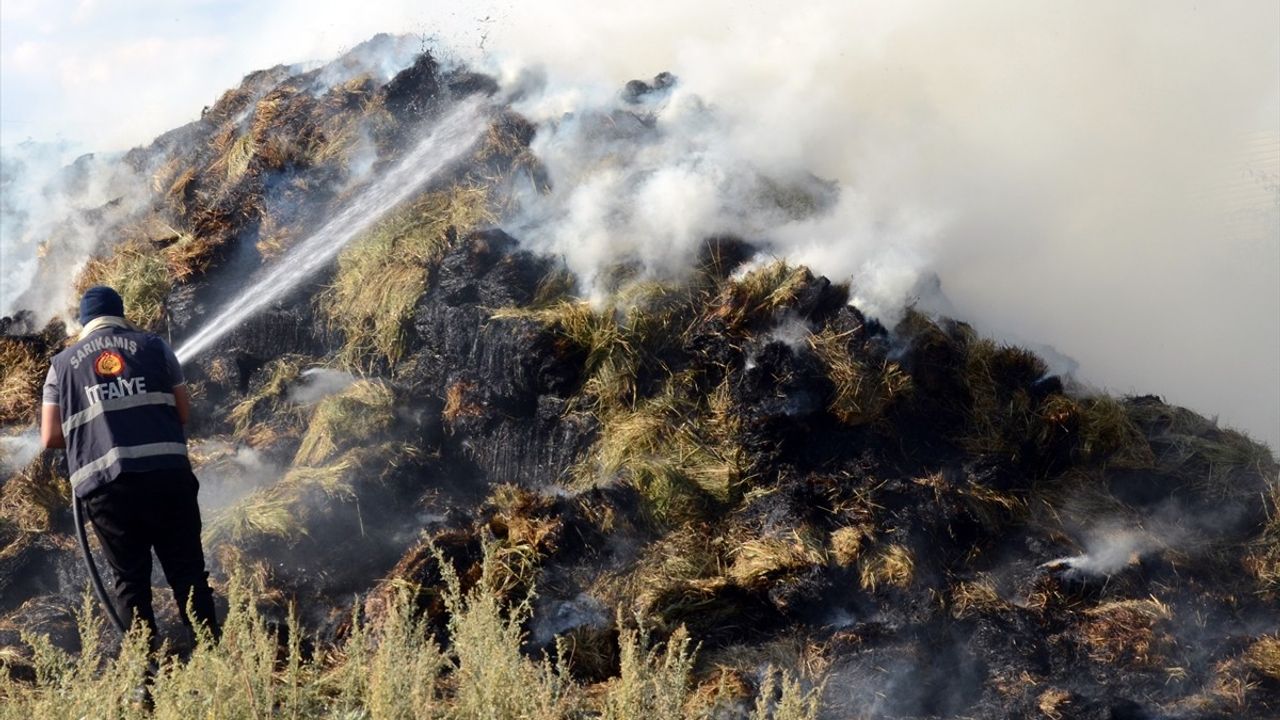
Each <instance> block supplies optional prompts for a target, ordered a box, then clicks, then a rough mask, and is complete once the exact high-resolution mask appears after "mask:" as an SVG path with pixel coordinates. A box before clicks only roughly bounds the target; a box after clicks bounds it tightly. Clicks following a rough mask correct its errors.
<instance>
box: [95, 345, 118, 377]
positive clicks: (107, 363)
mask: <svg viewBox="0 0 1280 720" xmlns="http://www.w3.org/2000/svg"><path fill="white" fill-rule="evenodd" d="M93 371H94V372H95V373H97V374H98V376H99V377H109V378H113V377H119V375H120V373H122V372H124V358H123V357H121V356H120V353H118V352H116V351H115V350H103V351H102V352H101V353H99V354H98V357H97V359H95V360H94V361H93Z"/></svg>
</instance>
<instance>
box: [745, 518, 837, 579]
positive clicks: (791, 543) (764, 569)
mask: <svg viewBox="0 0 1280 720" xmlns="http://www.w3.org/2000/svg"><path fill="white" fill-rule="evenodd" d="M826 562H827V554H826V552H825V551H824V549H823V547H822V545H821V544H820V543H818V542H817V541H815V540H814V539H813V538H812V537H811V536H810V534H809V533H803V532H800V531H792V533H791V534H790V535H789V536H784V537H762V538H753V539H750V540H747V541H745V542H743V543H741V544H739V545H738V546H737V547H736V548H734V550H733V552H732V564H730V565H729V568H728V572H727V573H726V574H727V575H728V577H729V578H730V579H732V580H733V581H734V582H736V583H738V584H739V585H742V586H743V587H755V588H767V587H768V586H769V585H770V584H771V583H772V582H773V581H774V580H776V579H777V578H778V577H780V576H782V575H786V574H788V573H792V572H796V571H799V570H804V569H806V568H809V567H812V566H815V565H825V564H826Z"/></svg>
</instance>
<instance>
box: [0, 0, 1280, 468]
mask: <svg viewBox="0 0 1280 720" xmlns="http://www.w3.org/2000/svg"><path fill="white" fill-rule="evenodd" d="M380 31H387V32H400V33H413V34H417V35H419V36H421V37H422V38H423V39H424V43H428V44H429V43H432V42H436V41H438V42H439V44H438V45H436V46H437V47H447V48H449V52H452V53H456V54H457V55H458V56H460V57H462V58H465V59H469V60H474V61H477V62H479V63H481V64H482V65H484V66H485V67H486V68H487V69H491V70H493V71H494V72H495V73H496V74H498V75H499V76H504V77H510V76H512V75H513V74H514V73H515V72H516V71H517V70H518V69H519V68H521V67H526V66H529V65H530V64H540V65H542V66H545V67H546V68H548V73H549V75H550V77H551V78H552V83H551V88H552V91H551V92H549V93H548V96H547V98H546V104H545V106H544V107H541V108H537V110H539V111H540V112H543V113H545V117H554V116H555V113H556V112H557V111H562V110H566V109H572V108H574V107H575V105H576V104H581V103H583V102H586V99H587V98H589V97H594V95H593V93H596V92H597V90H593V89H592V88H596V89H598V88H600V87H604V88H614V87H617V86H618V85H620V84H621V83H622V82H625V81H626V80H628V79H631V78H637V77H641V78H644V77H651V76H653V75H654V74H655V73H657V72H659V71H662V70H671V71H674V72H676V74H677V75H679V76H680V77H681V82H682V85H681V87H683V88H688V89H689V90H690V91H691V92H694V93H697V94H698V95H699V96H701V97H703V98H705V99H706V101H707V102H708V103H710V104H711V105H712V106H713V107H715V108H716V110H717V111H718V112H720V113H721V115H722V116H723V117H725V118H727V119H728V120H727V125H726V130H725V133H726V136H727V139H726V144H727V146H729V147H730V148H731V150H732V151H733V152H736V153H738V154H739V155H740V156H742V157H743V158H745V159H746V160H747V161H749V162H750V163H752V164H753V165H755V166H758V167H765V168H782V169H786V170H788V171H791V170H794V169H795V168H799V167H802V168H807V169H810V170H812V171H813V172H814V173H816V174H818V175H819V176H821V177H824V178H831V179H834V180H837V181H838V182H839V183H840V186H841V188H842V189H843V191H844V195H843V197H844V200H843V201H842V203H841V204H840V206H839V207H838V208H836V210H835V211H834V212H833V213H832V214H831V215H830V216H828V217H826V218H822V219H819V220H817V221H815V222H813V223H811V224H808V225H802V226H797V227H792V228H789V229H787V230H785V231H783V232H781V233H780V234H781V235H783V237H779V238H778V240H779V243H780V246H782V247H786V248H788V253H789V254H790V255H794V256H795V257H796V258H797V259H800V260H804V261H806V262H809V263H811V264H812V265H813V266H814V267H816V268H818V269H819V270H820V271H822V272H825V273H827V274H829V275H831V276H833V277H836V278H837V279H846V278H854V279H855V281H856V283H857V284H858V286H859V287H862V288H870V290H873V291H877V292H878V293H879V296H884V295H885V294H886V293H888V294H889V295H892V293H894V292H900V290H901V288H902V287H903V286H909V285H910V284H911V282H912V281H913V280H914V279H916V278H918V277H919V276H920V275H922V274H926V273H936V274H937V275H938V276H939V277H940V278H941V280H942V284H943V289H944V291H945V292H946V294H947V296H948V298H949V300H950V301H951V303H952V305H953V307H954V309H955V312H956V313H957V314H958V315H960V316H961V317H962V318H963V319H965V320H968V321H971V322H973V323H974V324H975V325H976V326H977V327H979V328H980V329H981V330H982V331H984V332H986V333H989V334H992V335H994V336H996V337H998V338H1002V339H1006V340H1010V341H1017V342H1022V343H1028V344H1031V345H1033V346H1036V347H1047V346H1051V347H1052V349H1053V350H1054V351H1056V352H1058V353H1061V354H1062V355H1064V356H1067V357H1069V358H1071V359H1072V360H1074V361H1075V362H1076V363H1077V375H1078V376H1079V377H1080V378H1081V379H1082V380H1084V381H1085V382H1088V383H1090V384H1093V385H1096V386H1098V387H1101V388H1106V389H1110V390H1112V391H1115V392H1119V393H1155V394H1160V395H1163V396H1165V397H1167V398H1168V399H1169V400H1171V401H1173V402H1176V403H1180V404H1185V405H1188V406H1190V407H1192V408H1194V409H1196V410H1198V411H1200V412H1202V413H1205V414H1207V415H1211V416H1218V417H1220V418H1221V420H1222V422H1223V423H1224V424H1226V425H1230V426H1234V427H1240V428H1244V429H1247V430H1248V431H1249V432H1250V433H1251V434H1253V435H1254V436H1255V437H1259V438H1262V439H1265V440H1267V441H1268V442H1269V443H1271V444H1272V446H1273V447H1277V446H1280V379H1278V378H1280V224H1278V222H1277V218H1278V217H1280V3H1275V2H1272V1H1270V0H1265V1H1262V2H1257V1H1253V2H1246V1H1243V0H1225V1H1224V2H1217V3H1203V2H1192V1H1191V0H1171V1H1170V2H1163V3H1158V4H1157V3H1140V2H1073V3H1062V2H1047V1H1046V2H1036V1H1022V0H1018V1H1014V0H983V1H982V2H972V3H954V2H938V1H934V0H904V1H901V2H888V1H882V0H864V1H851V2H845V1H841V2H835V1H829V2H812V3H794V2H752V1H749V0H737V1H735V2H729V1H727V0H708V1H707V2H699V3H692V2H687V0H685V1H681V2H674V1H672V0H651V1H650V2H646V3H604V2H585V1H583V0H544V1H543V2H525V3H517V2H515V1H514V0H507V1H506V2H464V1H461V0H445V1H436V2H423V1H422V0H414V1H409V0H392V1H390V2H379V1H376V0H367V1H364V2H352V1H351V0H343V1H341V2H337V1H335V0H315V1H312V2H308V1H306V0H260V1H257V2H247V1H240V0H232V1H230V2H204V1H191V0H176V1H175V0H168V1H165V2H161V1H160V0H118V1H116V2H108V1H106V0H49V1H46V2H33V1H30V0H0V160H2V152H3V148H4V147H11V146H12V145H13V144H14V143H19V142H22V141H24V140H27V139H33V140H39V141H56V142H61V143H64V144H65V146H66V149H65V154H66V155H67V156H68V157H67V159H70V157H72V156H74V154H76V153H78V152H84V151H89V150H97V151H109V150H121V149H126V148H128V147H131V146H134V145H138V144H143V143H146V142H147V141H149V140H150V138H152V137H154V136H155V135H157V134H159V133H161V132H163V131H165V130H168V129H170V128H173V127H175V126H177V125H180V124H182V123H183V122H187V121H190V120H193V119H196V118H197V117H199V113H200V109H201V108H202V107H204V106H206V105H208V104H210V103H212V102H213V101H214V100H215V99H216V98H217V97H218V95H219V94H220V93H221V92H222V91H223V90H225V89H227V88H229V87H232V86H233V85H235V84H236V83H238V81H239V79H240V78H241V77H242V76H243V75H245V74H246V73H248V72H250V71H252V70H255V69H259V68H264V67H269V66H271V65H274V64H277V63H295V62H307V61H315V60H324V59H327V58H330V57H333V56H334V55H336V54H338V53H339V52H341V51H342V50H343V49H345V48H349V47H351V46H353V45H355V44H356V43H359V42H360V41H362V40H365V39H367V38H368V37H370V36H372V35H373V34H374V33H376V32H380Z"/></svg>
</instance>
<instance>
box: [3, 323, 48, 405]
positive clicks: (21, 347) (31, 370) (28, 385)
mask: <svg viewBox="0 0 1280 720" xmlns="http://www.w3.org/2000/svg"><path fill="white" fill-rule="evenodd" d="M0 364H2V365H3V367H4V378H3V379H0V425H9V424H19V423H20V424H24V425H26V424H30V423H32V422H34V421H35V420H36V418H37V415H38V413H37V408H38V406H39V404H40V386H41V385H42V384H43V383H44V375H45V373H46V372H48V369H49V368H48V366H47V363H46V362H45V360H44V359H43V358H41V357H40V356H39V355H38V354H37V353H36V352H35V351H34V350H33V349H32V348H31V346H30V345H29V344H28V343H24V342H22V341H20V340H17V339H14V338H7V337H0Z"/></svg>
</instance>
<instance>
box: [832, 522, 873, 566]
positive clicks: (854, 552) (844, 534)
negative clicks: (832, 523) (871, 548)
mask: <svg viewBox="0 0 1280 720" xmlns="http://www.w3.org/2000/svg"><path fill="white" fill-rule="evenodd" d="M873 539H874V536H873V535H872V530H871V528H867V527H863V526H860V525H849V526H846V527H842V528H838V529H836V530H834V531H832V533H831V541H830V544H831V558H832V559H833V560H835V562H836V564H837V565H839V566H840V567H853V565H854V563H856V562H857V561H858V556H859V555H861V554H862V549H863V548H864V547H865V546H866V545H867V543H869V542H870V541H871V540H873Z"/></svg>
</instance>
